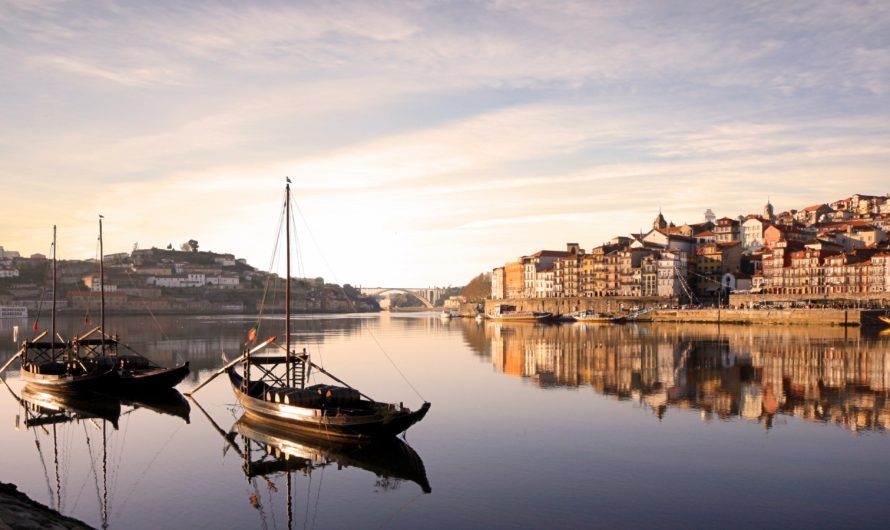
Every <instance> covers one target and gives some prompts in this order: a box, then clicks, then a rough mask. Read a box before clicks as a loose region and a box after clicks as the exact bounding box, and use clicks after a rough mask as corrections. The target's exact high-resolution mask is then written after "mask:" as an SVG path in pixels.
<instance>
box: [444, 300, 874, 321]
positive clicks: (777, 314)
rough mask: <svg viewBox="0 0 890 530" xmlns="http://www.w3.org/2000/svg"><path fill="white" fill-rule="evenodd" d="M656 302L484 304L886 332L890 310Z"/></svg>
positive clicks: (466, 312) (472, 311) (472, 310)
mask: <svg viewBox="0 0 890 530" xmlns="http://www.w3.org/2000/svg"><path fill="white" fill-rule="evenodd" d="M658 302H659V301H657V300H639V299H638V300H628V299H623V300H622V299H614V300H609V299H591V298H551V299H546V298H545V299H540V298H538V299H513V300H491V299H487V300H485V306H484V312H485V313H486V314H491V313H493V311H494V308H495V307H496V306H498V305H500V304H508V305H512V306H515V307H516V310H517V311H542V312H548V313H553V314H554V315H567V314H571V313H573V312H575V311H578V310H589V311H590V310H592V311H596V312H601V313H614V314H617V315H622V314H627V313H628V312H630V311H632V310H636V309H637V308H639V309H649V311H648V312H647V313H645V314H643V315H640V317H639V318H637V319H636V321H637V322H653V323H659V322H671V323H708V324H740V325H768V326H845V327H860V326H861V327H869V328H872V327H874V328H883V327H886V326H887V325H886V324H885V323H883V322H881V321H880V320H879V319H878V317H879V316H880V315H885V314H887V312H888V310H887V309H858V308H763V309H748V308H718V307H705V308H686V309H679V308H670V309H668V308H662V307H659V304H658ZM476 307H477V304H469V303H468V304H461V307H460V314H461V316H464V317H474V316H475V315H476Z"/></svg>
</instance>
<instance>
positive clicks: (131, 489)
mask: <svg viewBox="0 0 890 530" xmlns="http://www.w3.org/2000/svg"><path fill="white" fill-rule="evenodd" d="M183 425H186V424H185V423H183V424H180V425H179V426H178V427H176V429H174V430H173V432H172V433H170V436H168V437H167V439H166V440H164V443H163V444H161V446H160V447H159V448H158V450H157V452H155V454H154V456H152V457H151V460H149V461H148V463H147V464H146V465H145V469H143V470H142V473H140V474H139V476H137V477H136V481H135V482H133V486H132V487H131V488H130V491H129V492H128V493H127V496H126V497H124V500H123V501H122V502H121V504H120V507H118V509H117V510H115V513H114V516H115V517H117V516H118V515H120V513H121V511H122V510H123V509H124V507H125V506H126V505H127V501H129V500H130V496H131V495H133V492H135V491H136V488H137V487H138V486H139V483H140V482H141V481H142V479H143V478H145V476H146V475H147V474H148V470H149V469H151V466H152V464H154V463H155V460H157V459H158V457H159V456H161V452H163V450H164V448H166V447H167V446H168V445H170V442H171V441H173V437H174V436H176V434H177V433H179V430H180V429H182V426H183Z"/></svg>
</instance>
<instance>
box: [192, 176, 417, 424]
mask: <svg viewBox="0 0 890 530" xmlns="http://www.w3.org/2000/svg"><path fill="white" fill-rule="evenodd" d="M284 211H285V215H284V220H285V226H286V231H285V234H286V235H285V238H286V240H287V245H286V249H287V281H286V283H285V301H284V306H285V318H284V343H283V344H280V343H279V342H277V339H276V337H271V338H269V339H267V340H265V341H264V342H262V343H261V344H259V345H257V346H255V347H253V348H248V346H247V345H245V348H244V350H245V351H244V352H243V354H242V355H241V356H240V357H239V358H238V359H235V360H234V361H232V362H229V363H227V364H226V365H225V366H224V367H223V368H222V369H220V370H219V371H218V372H217V373H216V374H214V375H213V376H211V377H210V378H209V379H207V380H206V381H204V383H202V384H201V385H199V386H198V387H196V388H195V389H194V390H193V391H192V393H194V392H197V391H198V390H199V389H200V388H201V387H203V386H204V385H205V384H207V383H208V382H210V380H211V379H213V378H214V377H216V376H217V375H219V374H221V373H223V372H226V373H228V376H229V381H230V382H231V385H232V390H233V391H234V393H235V396H236V397H237V398H238V401H239V403H241V406H243V407H244V410H245V412H246V414H247V415H248V416H249V417H253V418H254V419H257V420H259V421H262V422H265V423H267V424H270V425H274V426H276V427H278V428H283V429H288V430H292V431H298V432H302V433H306V434H311V435H314V436H321V437H324V438H330V439H341V440H366V439H370V438H380V437H386V436H394V435H397V434H399V433H401V432H403V431H405V430H406V429H408V427H410V426H412V425H414V424H415V423H417V422H418V421H420V420H421V419H423V417H424V416H425V415H426V413H427V411H429V409H430V403H429V402H424V403H423V405H422V406H421V407H420V408H419V409H418V410H411V409H409V408H407V407H405V406H403V405H402V404H401V403H399V404H395V403H381V402H378V401H375V400H374V399H371V398H370V397H368V396H367V395H366V394H364V393H362V392H360V391H358V390H356V389H355V388H353V387H351V386H349V385H348V384H346V383H345V382H343V380H341V379H339V378H338V377H337V376H335V375H334V374H332V373H331V372H329V371H327V370H325V369H324V368H322V367H320V366H318V365H316V364H315V363H313V362H312V361H311V360H310V358H309V354H308V353H307V351H306V350H305V348H304V349H303V350H302V352H295V351H293V349H292V347H291V340H290V335H291V333H290V326H291V312H290V308H291V259H290V258H291V250H290V240H291V237H290V221H289V220H290V218H291V216H290V211H291V196H290V180H288V183H287V186H286V187H285V198H284ZM255 339H256V332H255V328H254V329H252V330H251V333H250V334H249V335H248V343H250V342H252V341H253V340H255ZM238 364H240V365H241V369H240V372H239V371H238V370H237V368H236V365H238ZM313 370H314V371H315V372H318V373H320V374H323V375H325V376H326V377H327V378H329V379H331V380H332V381H333V382H334V384H318V385H312V386H307V384H306V383H307V381H308V380H309V377H310V374H311V372H312V371H313Z"/></svg>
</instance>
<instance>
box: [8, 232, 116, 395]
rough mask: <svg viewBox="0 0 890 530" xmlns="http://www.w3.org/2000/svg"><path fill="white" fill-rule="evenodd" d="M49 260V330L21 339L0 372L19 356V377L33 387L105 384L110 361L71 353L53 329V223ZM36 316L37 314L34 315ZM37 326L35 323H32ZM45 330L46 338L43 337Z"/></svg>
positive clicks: (109, 380)
mask: <svg viewBox="0 0 890 530" xmlns="http://www.w3.org/2000/svg"><path fill="white" fill-rule="evenodd" d="M52 250H53V261H52V292H53V298H52V309H51V314H52V321H51V324H50V330H49V333H47V331H45V330H44V331H43V332H41V333H40V334H39V335H37V336H36V337H35V338H34V339H32V340H26V341H24V342H23V343H22V347H21V348H20V349H19V351H18V352H17V353H16V354H15V355H14V356H13V357H12V358H11V359H10V360H9V362H7V363H6V365H4V366H3V368H2V369H0V372H2V371H3V370H5V369H6V367H7V366H9V364H10V363H11V362H12V361H13V360H14V359H16V358H18V357H21V363H22V364H21V369H20V373H21V377H22V379H23V380H24V381H25V382H27V383H30V384H32V385H35V386H37V387H43V388H49V389H52V390H54V391H56V392H79V391H84V390H94V389H97V388H102V387H107V386H108V385H110V384H113V383H114V382H115V381H116V380H117V377H118V374H117V371H116V370H115V368H114V365H113V364H112V363H110V362H108V361H105V360H101V359H94V358H84V359H81V358H79V357H78V356H77V355H75V354H74V352H73V350H72V348H71V345H70V344H69V343H68V342H66V341H64V340H60V339H59V335H58V334H57V333H56V263H57V261H56V227H55V226H53V245H52ZM38 318H39V317H38ZM34 329H35V330H36V329H37V324H36V323H35V324H34ZM47 334H49V339H48V340H43V339H44V338H45V337H46V336H47Z"/></svg>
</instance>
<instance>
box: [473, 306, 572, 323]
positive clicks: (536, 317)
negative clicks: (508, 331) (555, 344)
mask: <svg viewBox="0 0 890 530" xmlns="http://www.w3.org/2000/svg"><path fill="white" fill-rule="evenodd" d="M486 317H487V318H489V319H490V320H494V321H495V322H552V321H555V320H556V318H557V317H556V316H554V315H553V313H547V312H544V311H517V310H516V306H512V305H507V304H501V305H498V306H497V307H495V309H494V312H493V313H491V314H489V315H486Z"/></svg>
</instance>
